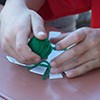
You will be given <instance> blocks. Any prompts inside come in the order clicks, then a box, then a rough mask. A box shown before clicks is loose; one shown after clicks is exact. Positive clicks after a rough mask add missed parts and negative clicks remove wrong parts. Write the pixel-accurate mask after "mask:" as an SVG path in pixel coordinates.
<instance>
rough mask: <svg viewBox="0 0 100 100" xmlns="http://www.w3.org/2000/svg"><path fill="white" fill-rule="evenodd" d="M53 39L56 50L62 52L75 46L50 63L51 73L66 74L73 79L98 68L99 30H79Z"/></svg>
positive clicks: (99, 64) (99, 62)
mask: <svg viewBox="0 0 100 100" xmlns="http://www.w3.org/2000/svg"><path fill="white" fill-rule="evenodd" d="M61 38H62V35H61V36H59V37H57V38H53V39H52V42H57V44H56V49H57V50H62V49H64V48H67V47H68V46H71V45H72V44H76V45H75V46H73V47H72V48H70V49H68V50H66V51H65V52H64V53H62V54H61V55H59V56H58V57H56V58H54V59H53V60H52V61H51V63H50V64H51V72H52V73H55V74H56V73H61V72H64V71H65V72H66V76H67V77H69V78H73V77H76V76H79V75H82V74H84V73H86V72H88V71H90V70H93V69H96V68H99V67H100V29H99V28H98V29H92V28H86V27H84V28H80V29H78V30H76V31H74V32H72V33H70V34H69V35H68V36H65V37H63V39H61Z"/></svg>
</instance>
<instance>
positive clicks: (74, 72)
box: [65, 60, 100, 78]
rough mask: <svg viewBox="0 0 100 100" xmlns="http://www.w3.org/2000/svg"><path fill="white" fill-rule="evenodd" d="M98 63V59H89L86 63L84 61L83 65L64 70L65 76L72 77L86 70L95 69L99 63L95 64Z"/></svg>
mask: <svg viewBox="0 0 100 100" xmlns="http://www.w3.org/2000/svg"><path fill="white" fill-rule="evenodd" d="M97 63H98V60H91V61H89V62H87V63H84V64H83V65H81V66H78V67H76V68H74V69H71V70H68V71H66V72H65V73H66V76H67V77H69V78H73V77H76V76H79V75H82V74H84V73H86V72H88V71H91V70H93V69H96V68H98V67H99V66H100V65H99V64H97Z"/></svg>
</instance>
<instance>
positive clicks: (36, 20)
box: [31, 11, 47, 40]
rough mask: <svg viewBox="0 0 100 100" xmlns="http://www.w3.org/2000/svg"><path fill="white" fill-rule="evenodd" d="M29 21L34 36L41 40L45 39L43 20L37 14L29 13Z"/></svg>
mask: <svg viewBox="0 0 100 100" xmlns="http://www.w3.org/2000/svg"><path fill="white" fill-rule="evenodd" d="M31 21H32V30H33V33H34V36H35V37H37V38H38V39H42V40H43V39H45V38H47V33H46V31H45V28H44V21H43V19H42V18H41V17H40V16H39V15H38V14H37V13H35V12H32V11H31Z"/></svg>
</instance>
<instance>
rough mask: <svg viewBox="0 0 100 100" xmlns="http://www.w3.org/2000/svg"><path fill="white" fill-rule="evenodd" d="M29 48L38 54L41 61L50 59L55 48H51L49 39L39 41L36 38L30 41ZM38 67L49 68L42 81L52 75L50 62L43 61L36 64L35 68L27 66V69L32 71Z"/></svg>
mask: <svg viewBox="0 0 100 100" xmlns="http://www.w3.org/2000/svg"><path fill="white" fill-rule="evenodd" d="M28 46H29V47H30V48H31V50H32V51H33V52H35V53H36V54H38V55H39V56H40V57H41V59H46V58H48V56H49V54H50V53H51V52H52V50H53V47H52V46H51V43H50V41H49V40H48V39H44V40H39V39H37V38H35V37H32V38H31V39H30V41H29V42H28ZM43 62H44V63H45V64H42V63H43ZM37 66H42V67H47V69H46V71H45V73H44V75H43V77H42V79H43V80H44V79H46V78H47V76H48V75H49V73H50V64H49V62H47V61H42V62H40V63H38V64H35V65H34V66H32V67H29V66H27V67H26V68H28V69H32V68H35V67H37Z"/></svg>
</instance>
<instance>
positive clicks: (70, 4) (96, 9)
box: [39, 0, 100, 28]
mask: <svg viewBox="0 0 100 100" xmlns="http://www.w3.org/2000/svg"><path fill="white" fill-rule="evenodd" d="M90 9H91V10H92V16H91V18H92V19H91V27H93V28H98V27H99V28H100V0H46V1H45V3H44V5H43V6H42V7H41V9H40V10H39V14H40V15H41V16H42V17H43V18H44V19H45V20H54V19H56V18H59V17H63V16H67V15H73V14H78V13H82V12H85V11H88V10H90Z"/></svg>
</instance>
